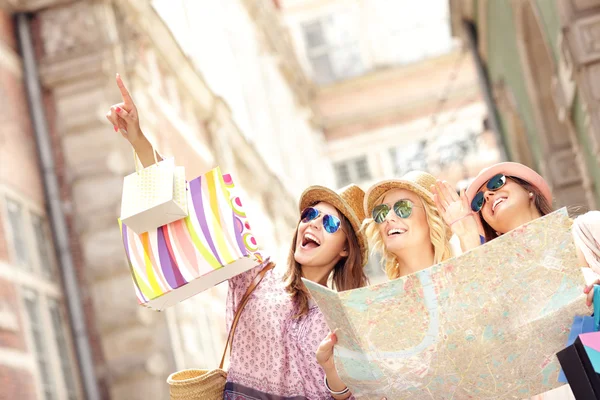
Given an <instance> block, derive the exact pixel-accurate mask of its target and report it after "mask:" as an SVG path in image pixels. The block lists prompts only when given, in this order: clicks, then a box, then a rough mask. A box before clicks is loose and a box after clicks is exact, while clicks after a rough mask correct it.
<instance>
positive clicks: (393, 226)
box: [317, 171, 462, 369]
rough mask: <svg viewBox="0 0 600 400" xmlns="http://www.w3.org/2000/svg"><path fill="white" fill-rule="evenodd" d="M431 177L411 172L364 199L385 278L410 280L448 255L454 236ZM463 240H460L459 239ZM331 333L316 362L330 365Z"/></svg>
mask: <svg viewBox="0 0 600 400" xmlns="http://www.w3.org/2000/svg"><path fill="white" fill-rule="evenodd" d="M435 182H436V179H435V177H433V176H432V175H430V174H428V173H426V172H421V171H412V172H409V173H407V174H406V175H404V176H403V177H402V178H400V179H391V180H386V181H382V182H379V183H377V184H375V185H373V186H371V188H369V190H367V193H366V195H365V200H364V211H365V214H366V215H369V216H370V218H368V219H366V220H365V221H364V222H363V230H364V231H365V233H366V235H367V237H368V239H369V244H370V246H371V248H372V249H373V251H378V252H380V253H381V254H382V262H383V264H384V266H385V272H386V275H387V276H388V278H389V279H396V278H399V277H402V276H405V275H409V274H412V273H415V272H418V271H421V270H423V269H425V268H428V267H431V266H432V265H435V264H437V263H440V262H442V261H445V260H447V259H448V258H450V257H451V256H452V252H451V248H450V237H451V236H452V231H451V229H450V228H449V227H448V225H447V224H446V223H445V222H444V220H443V218H442V216H441V215H440V213H439V212H438V210H437V208H436V206H435V202H434V200H433V194H432V193H431V191H430V188H431V186H432V185H434V184H435ZM460 239H461V240H462V238H460ZM336 343H337V337H336V335H335V333H330V334H329V335H328V336H327V337H326V338H325V339H324V340H323V341H322V342H321V345H320V346H319V349H318V350H317V359H318V360H319V363H320V364H321V365H323V366H324V368H326V365H329V367H328V368H331V369H335V367H334V366H333V348H334V346H335V344H336Z"/></svg>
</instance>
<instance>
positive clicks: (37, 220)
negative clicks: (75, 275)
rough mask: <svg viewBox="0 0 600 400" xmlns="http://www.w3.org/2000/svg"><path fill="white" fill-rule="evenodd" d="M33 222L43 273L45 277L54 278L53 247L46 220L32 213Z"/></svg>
mask: <svg viewBox="0 0 600 400" xmlns="http://www.w3.org/2000/svg"><path fill="white" fill-rule="evenodd" d="M31 224H32V226H33V232H34V233H35V241H36V245H37V250H38V256H39V262H40V269H41V273H42V274H43V275H44V277H45V278H48V279H54V278H55V277H56V271H55V269H54V257H53V254H52V252H53V249H52V246H51V237H50V235H49V232H48V227H47V224H46V221H45V220H44V219H43V218H42V217H40V216H39V215H35V214H32V215H31Z"/></svg>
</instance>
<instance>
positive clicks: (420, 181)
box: [363, 171, 436, 217]
mask: <svg viewBox="0 0 600 400" xmlns="http://www.w3.org/2000/svg"><path fill="white" fill-rule="evenodd" d="M435 182H436V179H435V177H434V176H433V175H431V174H428V173H427V172H423V171H410V172H408V173H406V174H404V175H403V176H402V177H401V178H400V179H389V180H385V181H381V182H379V183H376V184H374V185H373V186H371V187H370V188H369V189H368V190H367V194H366V195H365V200H364V204H363V209H364V213H365V215H367V216H369V217H370V216H371V213H372V211H373V208H374V207H375V206H376V205H377V204H375V202H376V201H377V200H378V199H379V198H381V196H383V195H384V194H386V193H387V192H389V191H390V190H394V189H406V190H410V191H411V192H413V193H415V194H416V195H418V196H419V197H420V198H421V199H423V201H424V202H426V203H428V204H430V205H432V206H434V207H435V202H434V201H433V193H432V192H431V185H434V184H435Z"/></svg>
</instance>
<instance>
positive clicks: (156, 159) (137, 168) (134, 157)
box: [131, 146, 158, 174]
mask: <svg viewBox="0 0 600 400" xmlns="http://www.w3.org/2000/svg"><path fill="white" fill-rule="evenodd" d="M131 149H132V150H133V163H134V164H135V172H136V173H137V174H139V173H140V169H139V167H138V161H139V163H140V164H141V163H142V161H141V160H140V158H139V157H138V155H137V153H136V152H135V149H134V148H133V147H132V148H131ZM152 154H153V155H154V163H155V164H158V158H157V157H156V150H154V146H152ZM142 166H143V165H142Z"/></svg>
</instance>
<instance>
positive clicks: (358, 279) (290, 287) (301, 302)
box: [283, 211, 369, 318]
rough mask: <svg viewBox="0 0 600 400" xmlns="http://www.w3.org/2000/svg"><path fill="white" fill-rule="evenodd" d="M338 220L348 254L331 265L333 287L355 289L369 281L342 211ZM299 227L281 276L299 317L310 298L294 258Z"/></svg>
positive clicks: (300, 267) (296, 315) (354, 239)
mask: <svg viewBox="0 0 600 400" xmlns="http://www.w3.org/2000/svg"><path fill="white" fill-rule="evenodd" d="M338 212H339V211H338ZM340 220H341V221H342V225H341V228H342V230H343V231H344V232H345V233H346V245H347V249H348V256H347V257H344V258H341V259H340V260H339V261H338V262H337V264H336V265H335V266H334V267H333V287H334V289H335V290H337V291H343V290H350V289H356V288H359V287H363V286H366V285H368V283H369V280H368V279H367V276H366V275H365V271H364V268H363V267H362V257H361V254H360V246H359V245H358V239H357V238H356V233H355V232H354V229H352V225H350V222H349V221H348V219H347V218H346V217H345V216H344V215H343V214H342V213H340ZM299 227H300V224H298V226H297V227H296V231H295V232H294V239H293V240H292V246H291V247H290V253H289V258H288V268H287V271H286V272H285V274H284V276H283V279H284V280H285V284H286V286H285V290H286V291H287V292H288V293H289V294H290V295H291V296H292V299H293V301H294V303H295V306H296V313H295V315H294V318H300V317H302V316H304V315H306V314H307V313H308V299H309V298H310V293H309V292H308V289H307V288H306V286H304V283H302V279H301V278H302V266H301V265H300V264H299V263H298V262H297V261H296V259H295V258H294V253H295V252H296V244H297V241H298V228H299Z"/></svg>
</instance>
